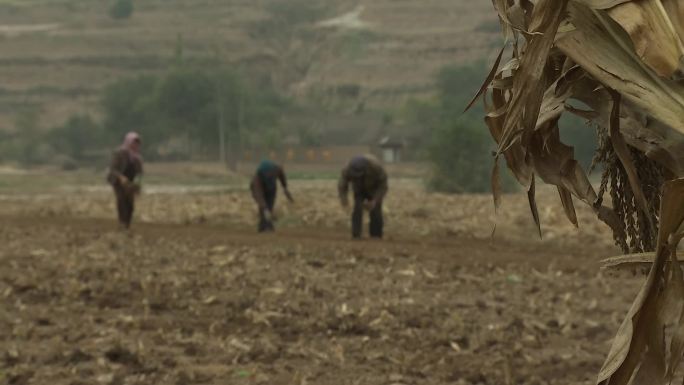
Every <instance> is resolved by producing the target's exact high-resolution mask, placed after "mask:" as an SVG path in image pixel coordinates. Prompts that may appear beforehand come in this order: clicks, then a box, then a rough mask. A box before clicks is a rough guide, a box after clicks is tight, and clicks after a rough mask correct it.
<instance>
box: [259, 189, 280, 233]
mask: <svg viewBox="0 0 684 385" xmlns="http://www.w3.org/2000/svg"><path fill="white" fill-rule="evenodd" d="M276 192H277V190H273V191H268V190H266V191H264V200H265V201H266V208H268V211H270V212H271V215H273V207H274V206H275V200H276ZM274 230H275V227H274V226H273V221H272V220H270V221H269V220H267V219H266V217H265V216H264V209H263V208H261V207H260V208H259V232H260V233H263V232H265V231H274Z"/></svg>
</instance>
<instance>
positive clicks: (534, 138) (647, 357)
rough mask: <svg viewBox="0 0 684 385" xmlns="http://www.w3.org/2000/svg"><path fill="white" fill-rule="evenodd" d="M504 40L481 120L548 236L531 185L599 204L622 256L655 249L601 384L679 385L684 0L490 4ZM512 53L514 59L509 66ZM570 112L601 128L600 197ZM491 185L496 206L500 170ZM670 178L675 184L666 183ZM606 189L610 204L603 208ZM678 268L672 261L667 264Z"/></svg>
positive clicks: (564, 198)
mask: <svg viewBox="0 0 684 385" xmlns="http://www.w3.org/2000/svg"><path fill="white" fill-rule="evenodd" d="M494 6H495V8H496V10H497V12H498V13H499V17H500V19H501V21H502V26H503V29H504V35H505V37H506V39H507V42H508V43H509V44H507V47H505V48H504V49H502V51H501V53H500V54H499V57H498V58H497V60H496V63H495V65H494V67H493V68H492V71H491V72H490V74H489V76H488V78H487V80H486V82H485V85H484V86H483V87H482V89H481V90H480V92H479V93H478V96H482V95H484V98H485V105H486V108H487V116H486V118H485V121H486V123H487V125H488V127H489V130H490V132H491V134H492V136H493V137H494V139H495V140H496V142H497V143H498V151H497V153H496V156H497V157H500V156H503V157H504V158H505V159H506V163H507V165H508V167H509V168H510V169H511V171H512V172H513V174H514V175H515V177H516V178H517V180H518V181H519V182H520V183H521V184H522V185H523V186H524V187H525V188H526V189H527V191H528V196H529V202H530V208H531V211H532V215H533V217H534V219H535V222H536V223H537V226H538V227H539V229H540V232H541V227H540V223H539V215H538V211H537V206H536V202H535V196H534V195H535V178H536V177H539V178H541V179H542V180H543V181H544V182H546V183H548V184H552V185H555V186H557V188H558V191H559V194H560V201H561V204H562V205H563V207H564V209H565V213H566V215H567V217H568V219H569V220H570V221H571V222H572V223H574V224H575V225H577V216H576V214H575V208H574V202H573V199H579V200H580V201H582V202H584V203H585V204H587V205H589V206H590V207H592V208H593V209H594V210H595V212H596V215H597V216H598V217H599V218H600V219H601V220H603V221H604V222H605V223H606V224H608V225H609V226H610V227H611V228H612V230H613V233H614V237H615V240H616V242H617V243H618V245H620V246H621V247H622V248H623V249H624V250H625V251H626V252H644V251H654V258H655V259H654V262H653V264H652V268H651V270H650V273H649V276H648V279H647V282H646V284H645V285H644V287H643V288H642V290H641V292H640V293H639V295H638V297H637V299H636V300H635V302H634V305H633V306H632V309H631V310H630V312H629V314H628V316H627V318H626V319H625V321H624V323H623V325H622V326H621V328H620V330H619V332H618V335H617V337H616V339H615V341H614V344H613V348H612V350H611V352H610V354H609V357H608V359H607V360H606V362H605V364H604V367H603V369H602V370H601V373H600V374H599V378H598V383H599V384H611V385H627V384H633V385H655V384H665V383H669V382H671V381H672V378H673V377H674V376H675V372H676V368H677V365H678V363H679V361H680V360H681V358H682V353H683V352H684V300H683V295H684V280H683V279H682V272H681V270H680V268H679V265H678V261H677V257H676V247H677V244H678V243H679V241H680V239H681V238H682V236H683V234H684V226H682V223H683V222H684V82H682V74H683V73H684V72H683V70H684V60H683V57H684V2H682V1H680V0H639V1H629V0H555V1H554V0H537V1H530V0H494ZM507 49H508V50H510V52H511V59H510V60H509V61H508V62H507V63H505V64H503V65H501V63H502V62H503V61H502V58H503V56H504V53H506V52H507ZM565 112H570V113H573V114H576V115H579V116H581V117H583V118H585V119H587V120H588V121H589V122H590V126H591V127H596V129H597V130H598V132H599V137H600V138H601V139H600V151H599V153H598V155H597V158H596V160H597V161H598V162H600V163H602V164H603V166H604V167H605V172H604V177H603V183H602V185H601V189H600V190H599V192H598V193H597V192H596V190H595V189H594V188H593V186H592V185H591V184H590V183H589V180H588V178H587V174H586V172H585V170H583V169H582V168H581V167H580V165H579V164H578V162H577V161H576V160H575V159H574V154H573V148H572V147H569V146H567V145H565V144H563V143H562V142H561V140H560V135H559V129H558V121H559V119H560V117H561V115H562V114H563V113H565ZM494 164H495V166H494V170H493V173H492V187H493V193H494V201H495V205H496V206H497V207H498V206H499V204H500V195H501V191H500V188H499V179H498V178H499V176H498V174H499V170H498V169H497V166H496V164H497V162H495V163H494ZM666 181H667V182H666ZM606 190H610V194H611V197H612V202H611V204H610V205H604V204H603V193H604V192H605V191H606ZM668 260H669V261H670V263H666V261H668Z"/></svg>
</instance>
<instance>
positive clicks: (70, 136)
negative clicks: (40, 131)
mask: <svg viewBox="0 0 684 385" xmlns="http://www.w3.org/2000/svg"><path fill="white" fill-rule="evenodd" d="M48 140H49V142H50V144H51V145H52V147H53V148H54V149H55V151H57V152H58V153H60V154H63V155H67V156H69V157H70V158H72V159H74V160H81V159H83V156H84V152H85V150H86V149H88V148H101V147H102V146H103V145H104V144H106V143H104V142H103V136H102V130H101V127H100V126H99V125H98V124H97V123H96V122H95V121H94V120H93V119H92V118H91V117H90V115H73V116H72V117H70V118H69V120H67V121H66V123H64V124H63V125H61V126H59V127H55V128H53V129H52V130H50V132H49V133H48Z"/></svg>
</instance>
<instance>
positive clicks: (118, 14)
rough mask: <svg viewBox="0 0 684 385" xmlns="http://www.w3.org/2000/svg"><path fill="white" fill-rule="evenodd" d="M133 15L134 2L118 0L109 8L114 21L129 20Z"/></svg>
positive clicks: (131, 0)
mask: <svg viewBox="0 0 684 385" xmlns="http://www.w3.org/2000/svg"><path fill="white" fill-rule="evenodd" d="M132 15H133V0H116V1H115V2H114V4H112V6H111V7H110V8H109V16H110V17H111V18H112V19H117V20H121V19H128V18H129V17H131V16H132Z"/></svg>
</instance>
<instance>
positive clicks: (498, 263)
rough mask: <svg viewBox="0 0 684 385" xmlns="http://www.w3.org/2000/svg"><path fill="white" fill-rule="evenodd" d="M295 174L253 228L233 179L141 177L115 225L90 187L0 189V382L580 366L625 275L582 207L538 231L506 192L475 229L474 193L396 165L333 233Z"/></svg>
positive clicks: (594, 366) (356, 378) (508, 379)
mask: <svg viewBox="0 0 684 385" xmlns="http://www.w3.org/2000/svg"><path fill="white" fill-rule="evenodd" d="M301 183H304V182H301ZM309 183H313V182H309ZM298 186H299V187H302V186H303V185H301V184H300V185H297V184H296V183H295V184H294V186H293V190H295V192H298V194H297V197H298V198H299V199H298V200H299V202H298V203H297V205H298V206H294V207H288V206H285V205H282V207H281V210H280V217H281V220H280V222H279V227H278V231H277V232H276V233H274V234H266V235H260V234H256V232H255V231H254V225H255V224H254V214H253V207H252V204H251V202H249V200H248V198H245V197H244V196H245V195H246V192H245V191H235V192H222V193H214V194H187V193H185V194H181V193H165V194H161V193H160V194H149V195H148V196H146V197H144V199H142V200H141V201H140V202H139V216H138V222H137V223H136V224H135V227H134V229H133V230H132V231H130V232H121V231H119V230H117V228H116V225H115V223H114V222H113V220H112V218H111V215H110V214H111V213H112V211H113V210H112V205H111V199H110V198H111V197H110V196H109V194H108V192H101V193H85V192H83V193H79V194H77V195H75V194H74V193H73V192H69V193H65V194H63V195H60V194H52V195H46V196H9V197H7V196H6V197H3V199H2V200H0V213H1V214H0V244H2V248H0V378H1V379H2V380H1V381H0V382H2V383H8V384H55V385H62V384H64V385H67V384H69V385H71V384H297V385H303V384H323V385H325V384H407V385H408V384H473V385H475V384H488V385H489V384H573V385H576V384H593V383H594V382H595V381H594V379H595V374H596V373H597V372H598V369H599V368H600V366H601V364H602V360H603V358H604V356H605V354H606V353H607V351H608V348H609V344H610V341H611V339H612V337H613V333H614V332H615V331H616V330H617V327H618V325H619V323H620V322H621V320H622V317H623V316H624V314H625V313H626V311H627V309H628V306H629V303H630V302H631V300H632V298H633V296H634V294H635V293H636V290H637V289H638V287H639V285H640V283H641V281H642V278H641V277H635V278H632V277H610V276H607V275H605V274H604V273H602V272H601V270H600V269H599V263H598V261H599V260H600V259H601V258H603V257H606V256H608V255H611V254H614V253H616V251H615V249H614V248H612V246H611V245H610V242H607V241H599V240H597V239H604V238H602V237H603V236H604V235H605V234H604V233H602V232H601V231H602V230H600V229H601V227H600V226H599V225H597V224H595V223H593V222H590V220H589V219H587V216H586V213H584V212H583V211H580V213H579V216H580V219H581V220H583V225H584V226H583V228H584V229H587V228H588V230H582V229H580V230H573V231H570V230H567V229H566V228H564V227H563V226H562V225H560V224H553V223H552V224H553V227H554V228H556V229H560V231H561V233H560V235H556V236H555V237H554V236H551V238H550V239H547V240H544V241H539V240H535V239H534V232H530V231H529V230H530V229H531V228H532V229H533V227H530V225H529V223H528V222H527V219H523V218H527V212H526V208H525V207H524V205H522V202H523V201H524V197H522V196H510V197H507V202H508V206H506V207H507V212H508V214H507V215H501V217H500V221H499V227H498V230H497V235H496V236H495V239H494V240H492V239H491V238H490V237H489V236H488V235H487V236H485V235H484V234H487V233H489V232H491V227H490V225H491V221H489V220H483V219H482V220H475V219H476V218H474V217H475V216H476V214H474V213H476V212H478V211H477V210H480V212H486V211H483V210H484V209H482V208H478V206H482V207H487V208H488V209H489V206H490V205H491V203H489V199H490V198H489V197H487V196H461V197H446V196H441V195H436V194H428V193H425V192H421V191H419V190H418V189H416V188H415V187H412V186H411V185H410V184H408V183H406V184H401V183H398V184H395V185H394V187H393V190H392V192H391V193H392V195H391V196H390V198H389V199H388V213H387V217H388V221H389V223H388V237H387V239H385V240H384V241H372V240H361V241H352V240H350V239H349V235H348V229H347V226H346V225H347V223H346V219H347V218H346V214H345V213H343V212H340V210H339V208H338V207H337V206H336V205H334V204H333V203H334V197H331V195H330V194H331V193H330V192H329V189H324V188H322V187H320V188H316V187H315V185H308V188H307V189H306V190H304V189H303V188H302V189H301V190H299V189H298ZM541 195H542V196H541V197H540V201H541V202H542V205H540V207H544V203H546V202H547V201H549V202H550V201H551V199H552V198H553V195H552V194H550V193H547V192H545V191H542V192H541ZM486 205H487V206H486ZM160 206H165V208H161V207H160ZM549 207H551V208H549V209H547V210H546V211H544V210H543V209H542V214H543V217H544V218H545V219H546V221H547V224H548V222H549V220H551V219H552V218H555V217H556V216H557V214H558V213H559V212H562V210H561V209H560V208H559V207H558V208H556V207H555V206H552V205H551V206H549ZM421 210H422V211H421ZM188 212H200V213H202V214H201V216H200V215H197V216H195V217H192V216H188V214H187V213H188ZM230 213H232V214H230ZM314 214H315V215H314ZM240 215H243V216H240ZM459 215H460V217H459ZM479 216H481V217H483V216H484V217H487V218H488V219H491V218H492V217H489V216H486V215H482V214H480V215H479ZM445 218H446V219H445ZM459 218H460V219H459ZM440 221H443V222H444V223H442V222H440ZM458 222H461V223H462V225H461V226H460V227H458V229H457V231H455V230H453V229H454V226H455V224H457V223H458ZM421 223H422V224H423V225H422V230H421V231H418V229H419V228H421V226H420V224H421ZM445 223H451V225H450V226H447V225H446V224H445ZM484 223H487V224H486V225H485V224H484ZM594 226H596V227H594ZM515 229H518V230H519V231H518V232H516V231H515ZM592 229H594V230H595V231H592ZM547 234H548V232H547Z"/></svg>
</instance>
